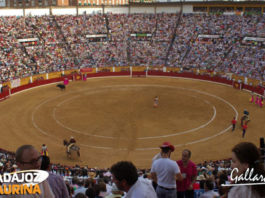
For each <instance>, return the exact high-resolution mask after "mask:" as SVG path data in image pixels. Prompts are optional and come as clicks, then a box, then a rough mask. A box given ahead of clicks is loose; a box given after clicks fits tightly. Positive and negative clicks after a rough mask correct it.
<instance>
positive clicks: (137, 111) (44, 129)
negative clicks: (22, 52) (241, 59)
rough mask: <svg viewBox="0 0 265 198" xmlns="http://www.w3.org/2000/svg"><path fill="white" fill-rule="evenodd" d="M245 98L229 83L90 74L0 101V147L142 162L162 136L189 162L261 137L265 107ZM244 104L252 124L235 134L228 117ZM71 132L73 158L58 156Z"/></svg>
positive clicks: (105, 163) (94, 161)
mask: <svg viewBox="0 0 265 198" xmlns="http://www.w3.org/2000/svg"><path fill="white" fill-rule="evenodd" d="M155 96H159V99H160V102H159V103H160V104H159V107H158V108H153V98H154V97H155ZM249 98H250V93H248V92H245V91H240V90H236V89H233V88H232V87H228V86H225V85H219V84H215V83H209V82H203V81H197V80H187V79H180V78H155V77H148V78H129V77H116V78H94V79H88V80H87V81H86V82H81V81H79V82H70V84H69V85H68V86H67V89H66V91H60V90H59V89H58V88H57V87H56V86H55V84H52V85H48V86H43V87H38V88H35V89H31V90H27V91H24V92H21V93H18V94H15V95H13V96H12V97H11V98H10V99H7V100H5V101H3V102H1V103H0V116H1V131H0V134H1V147H2V148H4V149H7V150H11V151H15V150H16V148H17V147H18V146H20V145H22V144H32V145H34V146H35V147H36V148H37V149H39V150H40V149H41V145H42V144H43V143H45V144H46V145H47V146H48V151H49V154H50V156H51V160H52V162H54V163H57V162H60V163H62V164H68V165H74V164H81V165H88V166H89V167H101V168H106V167H110V166H111V165H112V164H113V163H115V162H117V161H119V160H131V161H133V163H134V164H136V165H137V166H138V167H145V168H149V167H150V166H151V160H152V157H153V156H154V155H155V154H156V153H158V152H159V149H158V148H159V145H160V144H162V142H164V141H170V142H171V143H172V144H174V145H175V146H176V151H175V152H174V153H173V155H172V156H171V159H174V160H177V159H180V157H181V151H182V150H183V149H184V148H189V149H191V151H192V160H193V161H195V162H203V161H204V160H216V159H223V158H228V157H230V151H231V148H232V147H233V145H235V144H236V143H238V142H240V141H243V140H244V141H251V142H253V143H255V144H256V145H259V138H260V137H261V136H264V129H265V108H262V109H261V108H260V107H258V106H256V105H254V104H250V103H249ZM244 109H248V110H249V112H250V119H251V122H250V123H249V128H248V130H247V133H246V137H245V139H242V137H241V136H242V131H241V128H240V127H238V128H237V129H236V130H235V131H234V132H231V128H230V126H231V124H230V123H231V120H232V118H233V116H235V115H237V113H238V116H239V118H241V116H242V112H243V110H244ZM70 136H74V137H75V138H76V140H77V142H78V145H79V146H80V147H81V158H80V159H67V157H66V155H65V148H64V146H63V144H62V142H63V139H69V138H70Z"/></svg>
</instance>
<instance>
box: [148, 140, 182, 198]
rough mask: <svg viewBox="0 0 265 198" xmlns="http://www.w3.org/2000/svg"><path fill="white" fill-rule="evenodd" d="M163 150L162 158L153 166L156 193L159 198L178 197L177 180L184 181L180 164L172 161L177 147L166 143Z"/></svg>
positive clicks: (162, 147) (152, 172) (152, 173)
mask: <svg viewBox="0 0 265 198" xmlns="http://www.w3.org/2000/svg"><path fill="white" fill-rule="evenodd" d="M160 148H161V158H159V159H157V160H155V161H154V162H153V164H152V168H151V175H152V179H153V181H155V182H156V183H157V188H156V193H157V197H158V198H174V197H177V191H176V179H177V180H182V176H181V173H180V169H179V166H178V164H177V163H176V162H175V161H173V160H171V159H170V155H171V152H173V151H174V150H175V147H174V146H173V145H171V144H170V143H169V142H164V143H163V145H162V146H160Z"/></svg>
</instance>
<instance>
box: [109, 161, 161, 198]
mask: <svg viewBox="0 0 265 198" xmlns="http://www.w3.org/2000/svg"><path fill="white" fill-rule="evenodd" d="M110 172H111V173H112V176H113V182H114V183H115V184H116V186H117V187H118V189H119V190H122V191H125V192H126V193H127V194H126V195H125V198H140V197H141V198H156V197H157V196H156V193H155V191H154V188H153V187H152V185H151V183H150V182H148V181H146V180H144V179H138V174H137V169H136V167H135V166H134V165H133V163H131V162H127V161H120V162H118V163H116V164H114V165H112V167H111V169H110Z"/></svg>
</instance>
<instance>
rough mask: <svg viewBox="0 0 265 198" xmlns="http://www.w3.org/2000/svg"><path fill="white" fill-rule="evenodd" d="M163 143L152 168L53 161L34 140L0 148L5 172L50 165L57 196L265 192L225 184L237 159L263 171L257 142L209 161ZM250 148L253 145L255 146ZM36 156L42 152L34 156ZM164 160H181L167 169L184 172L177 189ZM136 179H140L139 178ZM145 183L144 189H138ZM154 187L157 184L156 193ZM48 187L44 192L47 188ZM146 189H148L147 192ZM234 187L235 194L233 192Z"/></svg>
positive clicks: (1, 167)
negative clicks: (168, 182)
mask: <svg viewBox="0 0 265 198" xmlns="http://www.w3.org/2000/svg"><path fill="white" fill-rule="evenodd" d="M160 148H161V152H160V153H158V154H157V155H156V156H154V158H153V159H152V161H153V162H152V168H151V169H136V168H135V166H134V165H133V164H132V163H131V162H126V161H121V162H117V163H116V164H114V165H112V167H111V168H109V169H99V168H89V167H88V166H84V167H80V166H79V165H75V166H73V167H71V166H65V165H61V164H51V161H50V158H49V157H48V156H47V155H42V156H41V158H40V159H41V160H39V157H40V153H39V152H38V151H37V150H36V149H35V148H34V147H33V146H31V145H23V146H21V147H19V148H18V149H17V151H16V153H12V152H9V151H6V150H3V149H0V174H1V175H2V174H4V173H11V172H14V171H17V170H29V169H41V170H45V171H48V172H49V177H48V180H47V181H48V183H49V184H50V188H51V190H52V191H53V194H54V195H55V197H56V198H68V197H69V198H80V197H82V198H100V197H102V198H103V197H104V198H114V197H124V196H125V197H135V196H136V195H137V194H138V196H139V193H140V194H142V196H143V194H145V195H146V196H145V197H150V198H155V197H158V198H160V197H164V195H162V196H160V195H159V193H160V191H161V190H162V191H161V192H163V190H164V191H165V192H166V194H167V193H169V192H170V191H171V190H173V189H175V190H174V191H173V192H174V196H173V197H176V193H177V194H178V197H182V193H185V196H186V197H192V198H194V197H196V198H199V197H201V198H207V197H219V196H223V195H224V197H226V196H227V192H229V193H230V196H229V193H228V198H232V197H233V198H234V196H235V195H240V193H243V194H241V196H239V197H241V198H244V197H246V198H249V195H250V193H252V194H251V195H257V194H256V193H254V191H257V192H259V193H260V195H265V194H264V193H265V191H264V189H263V190H262V187H261V188H260V189H256V190H254V191H253V189H255V188H253V189H252V190H250V189H249V187H248V186H245V188H246V189H248V191H247V193H248V195H245V194H244V192H243V191H242V192H240V191H235V192H234V191H233V190H231V189H230V188H225V187H224V186H222V184H229V183H231V182H232V181H233V180H232V178H231V177H232V173H231V171H232V170H233V168H239V169H241V168H242V167H241V166H239V165H238V164H239V163H249V167H252V165H253V164H252V163H254V162H255V163H254V167H256V169H255V170H254V171H257V172H255V173H259V174H262V175H263V176H264V174H265V171H264V167H263V168H261V166H259V165H262V163H263V161H262V160H261V159H262V158H261V156H260V154H259V152H260V151H259V149H258V148H257V147H256V146H255V145H254V144H252V143H249V142H242V143H239V144H237V145H236V146H234V148H233V149H232V153H234V154H235V155H232V159H224V160H218V161H204V162H202V163H199V164H197V165H195V164H194V163H193V162H192V161H191V157H192V154H191V151H190V150H188V149H184V150H183V151H182V155H181V156H179V157H180V158H179V159H172V160H171V159H170V158H173V157H170V154H171V152H174V150H175V148H174V146H173V145H171V144H170V143H169V142H164V143H163V144H162V145H161V146H160ZM251 149H253V151H252V150H251ZM250 151H252V152H250ZM242 152H243V153H244V152H246V153H248V156H246V154H244V155H243V154H242ZM38 156H39V157H38ZM26 157H27V158H29V157H30V159H31V158H32V160H30V162H27V163H28V164H27V165H25V162H24V161H23V158H26ZM34 157H37V158H36V159H34ZM244 158H245V159H244ZM165 160H166V161H165ZM168 160H169V161H168ZM238 160H239V161H238ZM246 160H247V161H246ZM245 161H246V162H245ZM161 162H163V163H165V162H167V163H173V164H174V165H176V166H177V172H172V171H166V172H167V173H166V174H169V175H168V176H167V177H169V178H171V176H170V175H173V176H174V174H176V175H178V174H179V177H180V178H181V179H180V181H179V180H178V177H177V183H176V179H175V178H176V177H173V180H175V184H174V188H173V189H172V188H169V189H168V188H165V187H161V186H160V185H161V184H164V183H162V182H161V179H159V177H161V176H160V173H159V171H160V170H159V167H160V166H161V167H162V169H161V170H162V171H163V174H165V171H164V168H163V165H162V164H161ZM177 164H178V165H177ZM185 164H186V165H185ZM262 166H263V165H262ZM258 167H260V168H261V169H259V168H258ZM157 168H158V169H157ZM167 169H171V167H170V166H167ZM180 171H181V172H180ZM259 171H260V172H259ZM180 173H181V174H180ZM154 175H155V176H154ZM188 178H189V179H188ZM132 180H135V181H132ZM125 182H126V183H125ZM135 182H137V184H136V183H135ZM133 184H136V185H133ZM176 185H177V189H176ZM132 186H134V187H132ZM148 186H149V187H148ZM189 186H191V187H189ZM130 188H132V190H129V189H130ZM148 188H150V189H148ZM159 188H161V190H159ZM236 188H237V187H236ZM250 188H251V187H250ZM140 189H141V191H139V190H140ZM154 189H156V193H157V195H156V194H155V190H154ZM46 190H47V189H46ZM46 190H45V191H44V192H43V193H47V191H46ZM237 190H238V189H237ZM147 192H148V193H149V194H146V193H147ZM187 192H191V193H192V194H191V195H188V194H189V193H188V194H186V193H187ZM232 193H236V194H233V195H232ZM253 193H254V194H253ZM126 194H127V196H126ZM225 194H226V196H225ZM183 195H184V194H183ZM260 195H259V196H257V198H259V197H263V196H260ZM0 197H1V195H0ZM3 197H5V196H3ZM136 197H137V196H136ZM140 197H141V196H140ZM251 198H252V196H251Z"/></svg>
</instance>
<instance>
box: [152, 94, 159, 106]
mask: <svg viewBox="0 0 265 198" xmlns="http://www.w3.org/2000/svg"><path fill="white" fill-rule="evenodd" d="M158 104H159V98H158V96H156V97H155V98H154V105H153V106H154V108H156V107H158Z"/></svg>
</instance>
